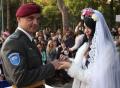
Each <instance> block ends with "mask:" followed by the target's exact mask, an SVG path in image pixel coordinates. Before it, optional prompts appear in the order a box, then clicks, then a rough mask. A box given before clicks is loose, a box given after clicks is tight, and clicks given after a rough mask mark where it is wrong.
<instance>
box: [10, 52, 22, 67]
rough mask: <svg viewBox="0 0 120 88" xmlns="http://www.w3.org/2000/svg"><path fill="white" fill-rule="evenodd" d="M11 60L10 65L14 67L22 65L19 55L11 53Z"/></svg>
mask: <svg viewBox="0 0 120 88" xmlns="http://www.w3.org/2000/svg"><path fill="white" fill-rule="evenodd" d="M8 58H9V60H10V63H11V64H12V65H19V64H20V56H19V53H11V54H10V55H9V56H8Z"/></svg>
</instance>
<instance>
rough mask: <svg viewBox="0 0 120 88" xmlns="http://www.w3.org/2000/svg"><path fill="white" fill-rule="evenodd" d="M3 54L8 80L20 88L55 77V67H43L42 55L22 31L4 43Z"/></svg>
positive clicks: (48, 65)
mask: <svg viewBox="0 0 120 88" xmlns="http://www.w3.org/2000/svg"><path fill="white" fill-rule="evenodd" d="M1 54H2V61H3V69H4V74H5V77H6V79H7V80H8V81H9V82H10V83H11V84H14V85H17V86H18V87H22V86H27V85H30V84H33V83H35V82H37V81H40V80H44V79H47V78H49V77H51V76H53V75H54V72H55V68H54V66H53V65H52V64H50V63H49V64H46V65H42V59H41V54H40V53H39V51H38V49H37V47H36V45H35V44H33V43H32V42H31V41H30V39H29V38H28V37H27V36H26V35H25V34H24V33H23V32H22V31H20V30H16V31H15V32H14V33H13V34H12V35H11V36H10V37H8V39H7V40H6V41H5V42H4V44H3V46H2V49H1Z"/></svg>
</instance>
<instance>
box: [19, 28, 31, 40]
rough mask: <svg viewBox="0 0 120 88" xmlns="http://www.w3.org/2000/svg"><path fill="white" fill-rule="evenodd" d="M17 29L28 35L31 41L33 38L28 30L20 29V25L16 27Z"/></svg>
mask: <svg viewBox="0 0 120 88" xmlns="http://www.w3.org/2000/svg"><path fill="white" fill-rule="evenodd" d="M17 29H18V30H21V31H22V32H23V33H25V35H27V36H28V38H29V39H30V41H32V40H33V37H32V36H31V35H30V34H29V33H28V32H26V31H25V30H24V29H22V28H21V27H19V26H18V27H17Z"/></svg>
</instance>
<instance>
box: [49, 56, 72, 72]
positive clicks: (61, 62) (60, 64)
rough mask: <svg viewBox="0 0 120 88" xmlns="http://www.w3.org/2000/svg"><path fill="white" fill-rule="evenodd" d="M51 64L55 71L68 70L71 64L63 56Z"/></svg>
mask: <svg viewBox="0 0 120 88" xmlns="http://www.w3.org/2000/svg"><path fill="white" fill-rule="evenodd" d="M51 63H52V64H53V66H54V67H55V69H56V70H60V69H68V68H70V66H71V62H70V61H69V59H68V57H66V56H64V55H60V58H59V59H58V60H57V59H56V60H53V61H52V62H51Z"/></svg>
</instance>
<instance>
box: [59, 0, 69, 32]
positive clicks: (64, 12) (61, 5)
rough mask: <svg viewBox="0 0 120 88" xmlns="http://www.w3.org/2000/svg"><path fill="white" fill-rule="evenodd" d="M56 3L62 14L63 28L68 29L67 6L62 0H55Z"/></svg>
mask: <svg viewBox="0 0 120 88" xmlns="http://www.w3.org/2000/svg"><path fill="white" fill-rule="evenodd" d="M57 5H58V8H59V10H60V12H61V14H62V22H63V30H66V29H69V20H68V19H69V17H68V8H67V7H66V6H65V4H64V1H63V0H57Z"/></svg>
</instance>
